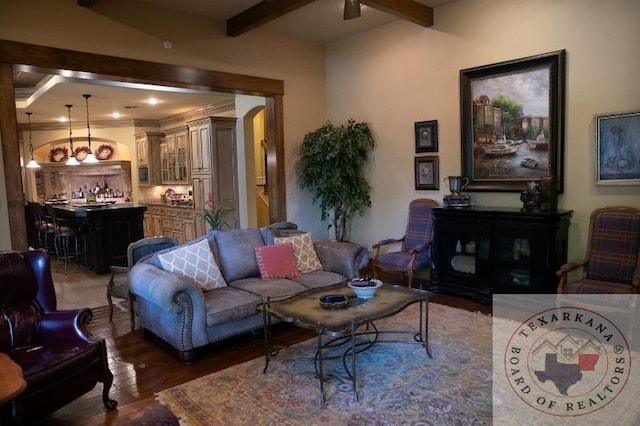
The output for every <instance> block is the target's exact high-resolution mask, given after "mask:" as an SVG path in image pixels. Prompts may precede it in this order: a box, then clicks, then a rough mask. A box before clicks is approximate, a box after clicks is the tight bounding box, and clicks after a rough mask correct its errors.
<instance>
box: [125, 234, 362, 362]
mask: <svg viewBox="0 0 640 426" xmlns="http://www.w3.org/2000/svg"><path fill="white" fill-rule="evenodd" d="M279 228H280V229H279ZM281 228H285V229H281ZM286 228H289V229H286ZM292 228H296V227H295V225H293V224H290V226H285V227H282V226H275V227H267V228H260V229H256V228H249V229H232V230H224V231H210V232H209V233H208V234H207V236H205V237H201V238H199V239H197V240H194V241H192V242H189V243H186V244H184V245H182V246H178V247H183V246H186V245H188V244H195V243H198V242H201V241H202V239H207V241H208V243H209V247H210V248H211V252H212V253H213V256H214V259H215V261H216V263H217V264H218V266H219V268H220V272H221V273H222V276H223V277H224V279H225V281H226V283H227V286H226V287H222V288H216V289H213V290H209V291H203V290H202V289H201V287H200V286H198V285H197V284H196V283H195V282H194V281H193V280H191V279H189V278H185V277H182V276H180V275H177V274H175V273H171V272H167V271H165V270H164V269H163V268H162V263H161V262H160V260H159V258H158V256H159V255H160V254H162V253H165V252H167V251H169V250H173V249H167V250H163V251H160V252H157V253H154V254H153V255H151V256H150V257H148V258H146V259H143V260H142V261H140V262H139V263H137V264H136V265H135V266H134V267H133V268H132V269H131V271H130V273H129V282H130V286H131V292H132V293H133V294H134V295H135V297H136V301H137V310H138V318H139V324H140V327H141V328H143V329H145V331H146V332H151V333H152V334H153V335H155V336H157V337H160V338H161V339H163V340H164V341H166V342H167V343H169V344H170V345H172V346H173V347H174V348H176V349H177V350H178V356H179V358H180V359H181V360H182V361H183V362H185V363H190V362H193V360H194V359H195V356H196V352H197V349H198V348H201V347H204V346H206V345H208V344H210V343H213V342H216V341H219V340H222V339H225V338H227V337H230V336H234V335H238V334H241V333H244V332H247V331H251V330H255V329H261V328H262V323H263V320H262V313H261V312H260V311H258V310H257V306H258V305H259V304H260V303H262V302H263V300H265V299H266V297H271V298H272V300H274V299H279V298H286V297H290V296H293V295H295V294H298V293H300V292H302V291H305V290H307V289H309V288H317V287H322V286H330V285H334V284H339V283H341V282H343V281H344V280H345V279H351V278H355V277H358V276H359V270H360V269H362V268H363V267H365V266H366V265H367V263H368V260H369V254H368V251H367V250H366V249H365V248H364V247H362V246H360V245H358V244H353V243H347V242H337V241H314V242H313V245H314V247H315V251H316V253H317V256H318V259H319V260H320V263H322V267H323V270H320V271H314V272H309V273H304V274H300V275H299V276H298V277H296V278H292V279H267V280H263V279H262V278H261V275H260V270H259V267H258V262H257V259H256V254H255V252H254V247H256V246H261V245H271V244H273V242H274V238H275V237H278V236H289V235H292V234H296V233H300V231H296V230H295V229H292Z"/></svg>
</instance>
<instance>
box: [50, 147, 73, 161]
mask: <svg viewBox="0 0 640 426" xmlns="http://www.w3.org/2000/svg"><path fill="white" fill-rule="evenodd" d="M68 158H69V151H68V150H67V147H66V146H59V147H56V148H51V151H49V161H50V162H52V163H61V162H63V161H67V159H68Z"/></svg>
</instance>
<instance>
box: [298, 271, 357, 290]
mask: <svg viewBox="0 0 640 426" xmlns="http://www.w3.org/2000/svg"><path fill="white" fill-rule="evenodd" d="M293 280H294V281H295V282H297V283H300V284H302V285H303V286H305V287H306V288H319V287H327V286H330V285H336V284H340V283H343V282H344V281H345V279H344V277H343V276H342V275H341V274H337V273H335V272H329V271H314V272H309V273H306V274H300V275H298V276H297V277H296V278H294V279H293Z"/></svg>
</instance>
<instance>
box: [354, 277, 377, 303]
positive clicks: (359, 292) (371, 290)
mask: <svg viewBox="0 0 640 426" xmlns="http://www.w3.org/2000/svg"><path fill="white" fill-rule="evenodd" d="M347 285H348V286H349V287H350V288H351V289H352V290H353V292H354V293H355V295H356V297H357V298H358V299H371V298H372V297H373V296H375V295H376V291H377V290H378V289H379V288H380V286H381V285H382V281H380V280H368V279H355V280H351V281H349V282H348V283H347Z"/></svg>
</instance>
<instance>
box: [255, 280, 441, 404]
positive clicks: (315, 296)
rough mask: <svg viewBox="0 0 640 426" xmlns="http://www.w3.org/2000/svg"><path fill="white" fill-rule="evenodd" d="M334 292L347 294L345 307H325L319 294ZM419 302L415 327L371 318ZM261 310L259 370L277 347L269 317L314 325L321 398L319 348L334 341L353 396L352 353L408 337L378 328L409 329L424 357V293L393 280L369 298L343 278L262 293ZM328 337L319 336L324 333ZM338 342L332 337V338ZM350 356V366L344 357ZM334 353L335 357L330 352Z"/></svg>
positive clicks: (426, 302)
mask: <svg viewBox="0 0 640 426" xmlns="http://www.w3.org/2000/svg"><path fill="white" fill-rule="evenodd" d="M330 294H335V295H346V296H347V297H349V305H348V306H347V307H346V308H344V309H325V308H323V307H322V306H321V305H320V298H321V297H322V296H326V295H330ZM414 303H420V314H419V316H418V318H417V322H418V325H417V331H416V330H378V329H377V327H376V326H375V324H374V323H373V322H374V321H376V320H380V319H382V318H386V317H390V316H392V315H395V314H397V313H399V312H401V311H402V310H404V309H405V308H406V307H407V306H409V305H412V304H414ZM259 309H261V310H262V312H263V319H264V321H263V323H264V339H265V366H264V370H263V372H264V373H266V372H267V369H268V368H269V361H270V360H271V359H273V358H275V357H276V356H277V355H278V353H279V352H280V350H281V349H284V348H283V347H280V346H274V345H273V342H272V334H271V328H272V322H273V321H272V318H273V317H276V318H279V319H280V320H282V321H285V322H289V323H292V324H294V325H296V326H298V327H302V328H306V329H310V330H315V332H316V337H317V339H316V340H317V345H316V346H315V348H314V349H315V351H316V352H315V356H314V358H313V359H314V360H315V363H316V373H317V375H318V379H319V381H320V392H321V394H322V401H323V402H325V394H324V383H325V381H326V380H327V377H325V374H324V369H323V361H324V360H325V358H324V356H323V352H324V351H325V350H326V349H327V348H334V347H335V346H336V345H341V344H347V343H348V346H347V348H346V350H345V351H344V353H343V354H342V359H343V366H344V369H345V372H346V373H347V375H348V376H349V378H350V379H351V382H352V387H353V392H354V397H355V399H356V400H358V391H357V381H356V358H357V356H356V355H357V354H358V353H359V352H362V351H364V350H366V349H368V348H370V347H371V346H372V345H373V344H375V343H377V342H380V343H382V342H385V343H399V342H402V343H407V339H405V340H388V339H385V340H379V337H380V335H381V334H396V335H397V334H411V335H413V340H412V341H413V342H414V343H418V344H420V345H422V346H423V347H424V349H425V352H426V354H427V356H428V357H429V358H431V351H430V349H429V293H428V292H427V291H424V290H417V289H412V288H407V287H402V286H397V285H389V284H383V285H382V286H381V287H380V288H378V290H377V292H376V294H375V296H374V297H373V298H371V299H366V300H365V299H357V298H355V296H353V290H352V289H350V288H349V287H347V286H346V285H345V284H339V285H337V286H331V287H324V288H318V289H311V290H308V291H305V292H303V293H300V294H298V295H296V296H293V297H291V298H288V299H284V300H278V301H273V300H271V299H266V300H265V301H264V303H263V304H262V305H261V306H259ZM362 336H364V337H365V340H364V341H359V342H357V341H356V338H362ZM325 337H326V338H327V339H328V340H327V341H326V342H323V338H325ZM367 339H369V340H367ZM336 342H337V343H336ZM349 356H351V367H350V368H349V366H348V365H347V362H346V359H347V357H349ZM333 358H335V357H333Z"/></svg>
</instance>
